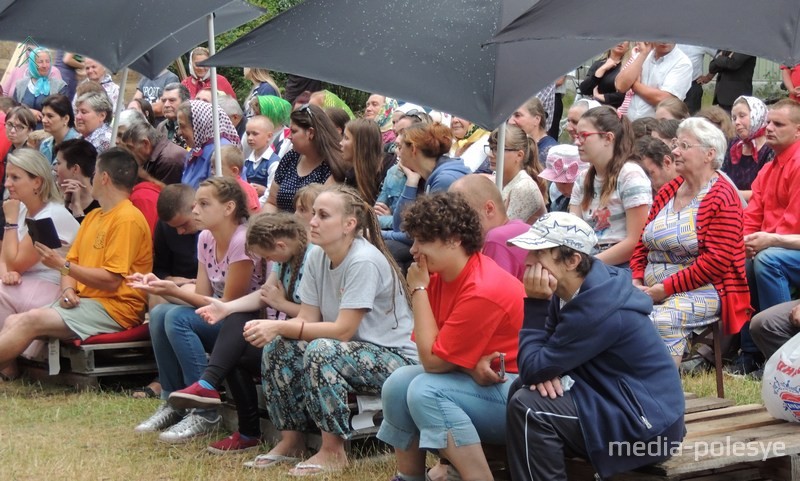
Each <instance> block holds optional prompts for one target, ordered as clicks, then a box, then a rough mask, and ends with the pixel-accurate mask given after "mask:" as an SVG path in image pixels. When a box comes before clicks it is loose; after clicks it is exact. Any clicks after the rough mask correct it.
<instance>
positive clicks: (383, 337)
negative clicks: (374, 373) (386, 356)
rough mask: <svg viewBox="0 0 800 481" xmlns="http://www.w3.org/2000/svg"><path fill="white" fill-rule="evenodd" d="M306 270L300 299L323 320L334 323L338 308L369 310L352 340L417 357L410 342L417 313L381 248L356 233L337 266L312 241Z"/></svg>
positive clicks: (414, 347) (305, 266)
mask: <svg viewBox="0 0 800 481" xmlns="http://www.w3.org/2000/svg"><path fill="white" fill-rule="evenodd" d="M303 271H304V273H303V280H302V281H301V282H300V299H301V300H302V301H303V304H308V305H311V306H316V307H318V308H319V309H320V312H321V313H322V320H323V322H334V321H335V320H336V318H337V317H338V316H339V309H367V312H366V313H365V314H364V317H363V319H362V320H361V324H360V325H359V326H358V330H357V331H356V334H355V335H354V336H353V340H354V341H365V342H371V343H373V344H377V345H379V346H383V347H389V348H393V349H398V350H399V351H400V352H401V353H402V354H403V355H405V356H406V357H409V358H411V359H414V360H416V359H417V347H416V344H414V343H413V342H412V341H411V330H412V328H413V326H414V318H413V316H412V313H411V308H410V307H409V305H408V303H407V302H406V299H405V296H404V295H403V292H402V288H401V287H400V281H399V280H398V279H395V277H394V271H393V270H392V267H391V266H390V265H389V262H388V261H387V260H386V258H385V257H384V256H383V254H381V251H379V250H378V249H377V248H376V247H375V246H373V245H372V244H370V243H369V242H368V241H367V240H366V239H364V238H363V237H358V238H356V239H355V240H354V241H353V245H352V246H351V247H350V251H349V252H348V253H347V256H346V257H345V258H344V260H343V261H342V263H341V264H340V265H339V266H338V267H336V268H335V269H331V260H330V258H329V257H328V256H326V255H325V252H324V251H323V250H322V248H321V247H318V246H314V248H313V249H312V250H311V252H309V253H308V258H307V259H306V262H305V265H304V266H303ZM393 284H394V290H392V286H393ZM392 298H394V308H393V307H392Z"/></svg>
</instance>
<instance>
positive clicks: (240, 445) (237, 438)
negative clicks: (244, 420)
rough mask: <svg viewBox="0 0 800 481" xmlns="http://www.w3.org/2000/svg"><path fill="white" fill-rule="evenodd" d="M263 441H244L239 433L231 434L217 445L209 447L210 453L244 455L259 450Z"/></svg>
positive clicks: (256, 439) (255, 439)
mask: <svg viewBox="0 0 800 481" xmlns="http://www.w3.org/2000/svg"><path fill="white" fill-rule="evenodd" d="M260 443H261V440H260V439H258V438H253V439H248V440H244V439H242V436H241V435H240V434H239V431H236V432H235V433H233V434H231V435H230V436H228V437H227V438H225V439H220V440H219V441H217V442H216V443H212V444H210V445H209V446H208V452H210V453H214V454H228V453H244V452H246V451H252V450H254V449H258V445H259V444H260Z"/></svg>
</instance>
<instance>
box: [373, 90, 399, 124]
mask: <svg viewBox="0 0 800 481" xmlns="http://www.w3.org/2000/svg"><path fill="white" fill-rule="evenodd" d="M384 98H385V99H386V100H385V101H384V102H383V107H381V109H380V110H379V111H378V113H377V114H375V122H377V123H378V127H380V128H381V132H386V131H388V130H392V127H394V122H393V121H392V114H394V109H396V108H397V100H395V99H393V98H391V97H384Z"/></svg>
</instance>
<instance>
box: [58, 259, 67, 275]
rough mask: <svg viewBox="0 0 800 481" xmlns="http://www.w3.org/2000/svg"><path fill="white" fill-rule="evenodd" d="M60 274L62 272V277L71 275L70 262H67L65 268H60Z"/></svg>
mask: <svg viewBox="0 0 800 481" xmlns="http://www.w3.org/2000/svg"><path fill="white" fill-rule="evenodd" d="M58 270H59V272H61V275H62V276H68V275H69V261H67V262H65V263H64V265H63V266H61V267H59V268H58Z"/></svg>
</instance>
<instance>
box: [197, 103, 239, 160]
mask: <svg viewBox="0 0 800 481" xmlns="http://www.w3.org/2000/svg"><path fill="white" fill-rule="evenodd" d="M189 105H190V107H191V109H192V131H193V132H194V148H192V156H198V155H200V153H201V152H202V151H203V146H204V145H206V144H207V143H208V142H209V141H213V140H214V124H213V122H214V118H213V117H212V116H211V115H212V113H211V112H212V110H211V104H210V103H208V102H203V101H202V100H190V101H189ZM217 116H218V117H219V136H220V138H223V139H228V140H229V141H230V142H231V143H232V144H234V145H238V144H239V134H237V133H236V127H234V126H233V124H232V123H231V119H230V118H229V117H228V115H227V114H226V113H225V111H224V110H222V109H221V108H219V107H217Z"/></svg>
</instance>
